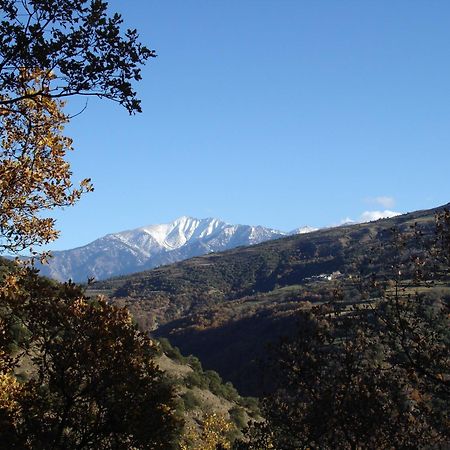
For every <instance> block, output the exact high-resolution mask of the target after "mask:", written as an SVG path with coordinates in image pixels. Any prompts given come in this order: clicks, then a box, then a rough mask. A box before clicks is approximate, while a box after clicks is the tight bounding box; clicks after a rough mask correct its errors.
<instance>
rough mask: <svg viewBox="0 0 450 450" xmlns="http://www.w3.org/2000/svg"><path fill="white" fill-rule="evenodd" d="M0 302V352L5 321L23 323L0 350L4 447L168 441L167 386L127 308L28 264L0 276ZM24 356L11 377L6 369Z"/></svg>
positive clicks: (172, 421)
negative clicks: (23, 374)
mask: <svg viewBox="0 0 450 450" xmlns="http://www.w3.org/2000/svg"><path fill="white" fill-rule="evenodd" d="M0 302H1V311H2V314H1V318H2V320H1V326H2V333H1V335H2V336H3V340H2V342H1V348H0V350H1V351H2V352H3V354H4V355H10V352H9V345H8V344H10V343H11V341H12V340H13V338H14V334H13V333H12V332H11V331H12V327H11V325H12V324H14V323H16V322H20V325H21V327H22V328H24V329H25V330H26V333H23V334H22V335H23V336H24V337H23V338H22V339H20V340H19V341H16V342H15V344H16V346H17V348H18V352H17V353H16V354H15V355H12V356H10V357H9V358H7V359H4V358H3V359H2V361H3V362H4V364H3V366H2V368H1V382H2V385H3V384H5V385H6V386H7V389H6V390H4V391H3V392H2V397H1V398H0V420H1V421H2V424H3V425H4V427H3V428H2V430H5V431H4V432H3V431H2V439H3V441H4V442H6V439H8V444H9V446H10V448H16V447H17V448H24V449H26V448H30V449H31V448H33V449H39V448H42V449H44V448H80V449H82V448H85V449H88V448H94V447H97V448H117V449H120V448H123V449H129V448H131V447H132V448H146V449H147V448H152V449H169V448H172V446H173V445H174V442H175V440H176V438H177V434H178V431H179V428H180V423H179V422H178V421H177V419H176V418H175V415H174V393H173V390H172V387H171V386H170V384H169V383H168V382H167V380H166V379H165V377H164V375H163V373H162V372H161V371H160V370H159V369H158V368H157V366H156V365H155V363H154V355H155V353H156V348H155V345H154V344H153V342H152V341H151V340H150V339H149V338H147V337H146V336H145V335H144V334H142V333H140V332H138V331H137V329H136V326H135V325H134V324H133V322H132V320H131V317H130V315H129V313H128V312H127V311H126V310H124V309H119V308H117V307H114V306H110V305H108V304H107V303H106V302H105V300H103V299H101V298H100V299H98V300H96V301H89V300H87V299H86V298H84V297H83V296H82V293H81V292H80V290H79V288H78V287H76V286H75V285H73V284H70V283H66V284H64V285H61V286H60V285H56V284H53V283H50V282H48V281H46V280H44V279H42V278H39V277H38V276H37V275H36V274H35V273H34V272H33V271H27V273H24V274H23V275H22V277H18V276H17V275H14V276H11V277H10V278H9V279H8V280H7V282H5V283H3V286H2V289H1V292H0ZM8 338H9V339H8ZM8 341H9V342H8ZM5 362H6V364H5ZM27 363H28V365H29V366H30V368H29V370H28V376H27V379H26V380H25V381H24V382H18V381H17V380H16V379H15V377H14V372H18V371H20V370H21V369H23V366H24V365H26V364H27Z"/></svg>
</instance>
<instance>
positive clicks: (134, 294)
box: [93, 210, 448, 395]
mask: <svg viewBox="0 0 450 450" xmlns="http://www.w3.org/2000/svg"><path fill="white" fill-rule="evenodd" d="M436 211H437V210H430V211H419V212H415V213H411V214H406V215H403V216H400V217H396V218H393V219H386V220H381V221H378V222H374V223H369V224H360V225H354V226H349V227H340V228H333V229H327V230H320V231H318V232H315V233H311V234H307V235H300V236H293V237H288V238H284V239H280V240H276V241H271V242H265V243H263V244H260V245H256V246H253V247H247V248H241V249H235V250H231V251H228V252H224V253H222V254H215V255H207V256H203V257H199V258H193V259H191V260H188V261H184V262H181V263H177V264H174V265H171V266H167V267H161V268H159V269H155V270H152V271H149V272H143V273H139V274H135V275H131V276H127V277H122V278H115V279H112V280H108V281H104V282H100V283H96V284H94V286H93V289H95V292H104V293H108V294H109V295H110V296H111V298H112V299H113V300H114V302H117V304H120V305H127V307H128V308H129V309H130V310H131V311H132V313H133V316H134V317H135V318H136V320H137V321H138V323H139V324H140V325H141V326H142V327H143V328H146V329H153V330H154V334H155V335H156V336H160V337H167V338H169V339H170V340H171V342H172V343H173V344H174V345H177V346H178V347H180V349H181V350H182V351H183V352H184V353H187V354H195V355H196V356H198V357H199V358H200V359H201V361H202V362H203V364H204V365H205V367H207V368H209V369H214V370H217V371H218V372H219V373H220V374H221V376H222V377H223V378H224V379H226V380H230V381H232V382H233V384H234V385H235V386H236V387H237V388H238V390H239V391H240V392H241V393H244V394H246V395H259V394H260V393H261V392H264V391H265V390H266V389H269V388H270V386H271V381H270V380H269V379H267V377H265V376H264V377H263V376H262V375H261V371H260V370H258V367H259V366H261V365H264V360H265V359H266V357H267V345H268V344H270V343H271V342H273V341H276V339H277V338H278V337H279V336H281V335H284V334H289V333H290V332H293V331H294V330H295V327H296V322H297V314H298V311H299V310H303V309H305V308H310V307H311V306H314V305H318V304H321V303H323V302H328V301H330V299H333V298H334V296H335V291H336V289H337V288H338V287H339V289H340V290H341V291H342V296H343V298H342V300H341V301H342V302H343V303H346V304H354V303H356V302H362V303H364V300H363V299H361V296H360V288H361V286H360V283H359V279H360V278H361V276H365V275H367V274H370V273H377V274H378V276H379V277H385V278H386V277H387V278H389V277H390V276H391V275H392V270H391V267H390V265H388V264H386V262H387V261H391V262H392V263H394V262H395V261H397V263H399V261H398V259H399V258H402V260H403V261H406V260H407V259H408V258H409V257H410V253H411V252H412V250H413V248H418V247H420V246H422V244H423V243H424V242H423V241H424V240H426V239H431V238H432V235H433V230H434V214H435V212H436ZM415 223H417V226H418V227H420V229H421V232H422V233H424V236H423V238H422V242H420V241H419V240H418V236H416V234H415V232H414V231H413V229H412V228H410V227H411V226H413V225H414V224H415ZM405 233H407V235H408V236H409V237H408V239H407V240H408V246H409V248H406V249H404V251H402V252H399V251H398V249H397V248H396V247H395V245H393V242H394V241H395V240H396V239H397V236H398V235H399V234H402V235H404V236H406V234H405ZM234 276H235V277H234ZM407 277H408V274H407V272H406V271H404V274H403V278H405V279H406V278H407ZM328 278H332V279H331V280H329V279H328ZM433 289H434V290H435V291H436V290H437V289H443V290H444V293H445V290H446V289H448V285H447V279H446V278H445V276H441V277H440V280H439V281H437V282H436V283H435V285H434V287H433Z"/></svg>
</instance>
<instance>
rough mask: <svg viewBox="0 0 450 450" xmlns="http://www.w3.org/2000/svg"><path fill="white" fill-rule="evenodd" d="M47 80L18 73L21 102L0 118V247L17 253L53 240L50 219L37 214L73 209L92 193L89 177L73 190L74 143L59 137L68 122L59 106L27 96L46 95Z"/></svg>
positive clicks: (34, 74) (43, 98)
mask: <svg viewBox="0 0 450 450" xmlns="http://www.w3.org/2000/svg"><path fill="white" fill-rule="evenodd" d="M51 78H52V77H50V76H47V75H45V74H44V72H43V71H42V70H25V69H23V70H21V71H20V76H19V81H20V83H18V87H19V93H18V95H20V94H23V97H24V98H22V99H21V100H20V101H17V102H16V105H15V108H14V109H11V110H3V114H2V115H1V117H0V120H1V125H0V139H1V143H0V236H1V240H0V249H2V248H3V249H8V250H10V251H19V250H23V249H25V248H27V247H29V246H30V245H33V244H37V245H39V244H43V243H47V242H49V241H51V240H53V239H55V238H56V237H57V232H56V231H55V230H54V220H53V219H50V218H43V217H41V212H42V211H43V210H50V209H53V208H56V207H63V206H69V205H73V204H74V203H75V202H76V201H77V200H78V199H79V198H80V196H81V195H82V193H83V192H86V191H90V190H92V187H91V185H90V183H89V180H88V179H86V180H83V181H82V182H81V185H80V188H77V189H74V188H73V187H72V182H71V172H70V167H69V164H68V163H67V162H66V161H65V156H66V153H67V151H68V150H71V148H72V147H71V145H72V141H71V139H69V138H67V137H64V136H63V135H62V130H63V128H64V125H65V124H66V123H67V122H68V117H67V115H65V114H64V113H63V112H62V106H63V103H62V102H61V101H60V100H55V99H53V98H51V97H46V96H39V97H34V98H29V97H27V95H31V94H32V93H33V92H44V93H45V92H49V90H50V87H49V80H50V79H51Z"/></svg>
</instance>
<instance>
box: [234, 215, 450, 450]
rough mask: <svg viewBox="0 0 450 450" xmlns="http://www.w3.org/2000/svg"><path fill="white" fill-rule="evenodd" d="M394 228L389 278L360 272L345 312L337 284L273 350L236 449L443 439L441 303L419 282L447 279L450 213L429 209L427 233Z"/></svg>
mask: <svg viewBox="0 0 450 450" xmlns="http://www.w3.org/2000/svg"><path fill="white" fill-rule="evenodd" d="M401 234H402V236H401V237H400V236H399V237H398V238H397V239H396V240H395V241H394V243H393V246H392V247H393V248H392V249H393V250H395V251H394V252H389V251H388V252H387V253H392V254H393V255H394V256H395V258H396V260H388V261H385V265H386V267H387V266H390V267H391V269H392V273H391V276H390V277H387V278H384V274H383V275H381V276H377V274H374V273H368V274H367V276H365V277H363V279H362V284H361V286H360V295H361V297H359V298H354V299H353V300H354V302H355V304H354V305H352V307H350V308H349V307H348V305H347V306H346V305H344V304H342V303H340V302H339V301H337V300H339V297H340V291H341V290H340V289H338V290H337V291H336V293H337V296H336V299H335V301H333V302H331V303H329V304H327V305H324V306H319V307H316V308H313V309H312V310H310V311H305V312H303V313H301V314H300V316H299V326H298V331H297V334H296V335H295V336H293V337H288V338H286V339H285V340H283V341H282V342H280V343H279V345H278V346H276V347H275V350H274V369H275V374H276V379H277V382H278V384H277V386H278V388H277V389H276V391H275V392H274V393H273V394H272V395H270V396H268V397H267V398H266V399H265V400H264V403H263V414H264V415H265V418H266V422H264V423H260V424H255V425H254V426H253V427H252V429H251V430H250V432H249V434H248V442H247V443H240V444H237V448H259V447H258V443H260V442H266V443H267V442H268V443H270V445H273V447H274V448H277V449H280V450H281V449H302V448H311V447H312V448H324V449H327V448H330V449H332V448H343V449H357V448H368V449H372V448H373V449H375V448H422V447H423V448H443V447H445V446H446V445H448V443H449V442H450V435H449V430H448V424H449V419H450V418H449V415H448V404H449V400H450V379H449V377H450V358H449V354H448V348H449V344H450V332H449V330H450V327H449V325H450V317H449V303H448V300H449V299H448V297H447V298H445V297H444V296H443V295H442V293H440V291H435V293H434V294H433V292H431V293H430V294H428V293H427V291H426V289H425V290H424V289H421V290H419V287H420V286H421V284H423V285H424V286H426V285H429V283H430V280H431V281H434V282H438V281H440V282H442V281H443V282H445V283H446V282H448V274H449V264H448V263H449V261H450V259H449V257H450V246H449V242H450V240H449V238H450V213H449V211H443V212H442V213H440V214H438V215H437V217H436V228H435V234H434V236H429V237H426V236H424V234H423V233H422V232H421V231H420V230H418V229H417V227H416V226H413V229H412V231H411V232H408V233H401ZM416 238H419V239H420V241H419V244H420V245H419V246H417V245H413V243H414V240H415V239H416ZM427 242H428V244H426V243H427ZM384 250H386V248H385V249H384ZM361 299H365V300H366V303H365V304H364V305H363V306H356V302H357V301H358V300H361ZM239 445H240V447H239Z"/></svg>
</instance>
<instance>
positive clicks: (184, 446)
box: [180, 414, 233, 450]
mask: <svg viewBox="0 0 450 450" xmlns="http://www.w3.org/2000/svg"><path fill="white" fill-rule="evenodd" d="M232 429H233V425H232V424H231V423H230V422H229V421H227V420H226V419H225V418H224V417H222V416H219V415H217V414H211V415H209V416H207V417H206V419H205V420H204V421H203V422H202V423H201V425H200V430H198V429H190V430H188V432H187V433H186V436H185V438H184V442H182V443H181V446H180V448H181V450H216V449H229V448H231V443H230V439H229V437H228V434H229V432H230V431H231V430H232Z"/></svg>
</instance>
